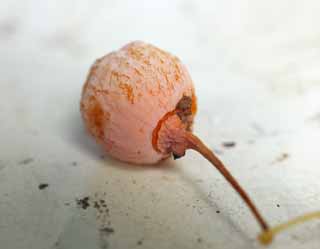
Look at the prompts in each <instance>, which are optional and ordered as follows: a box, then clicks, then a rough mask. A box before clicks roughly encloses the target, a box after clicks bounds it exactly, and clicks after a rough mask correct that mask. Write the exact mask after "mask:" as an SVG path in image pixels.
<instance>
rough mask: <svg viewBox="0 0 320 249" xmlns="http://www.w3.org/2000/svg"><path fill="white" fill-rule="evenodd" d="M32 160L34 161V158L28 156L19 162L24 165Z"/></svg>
mask: <svg viewBox="0 0 320 249" xmlns="http://www.w3.org/2000/svg"><path fill="white" fill-rule="evenodd" d="M33 161H34V159H33V158H32V157H28V158H26V159H23V160H22V161H20V162H19V164H23V165H26V164H29V163H32V162H33Z"/></svg>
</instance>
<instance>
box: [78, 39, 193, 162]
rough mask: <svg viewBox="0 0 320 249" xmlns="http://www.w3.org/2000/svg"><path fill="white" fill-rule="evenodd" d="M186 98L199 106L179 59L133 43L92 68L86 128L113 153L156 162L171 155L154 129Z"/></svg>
mask: <svg viewBox="0 0 320 249" xmlns="http://www.w3.org/2000/svg"><path fill="white" fill-rule="evenodd" d="M183 96H188V97H190V98H192V100H193V102H194V103H193V104H194V105H196V103H195V102H196V101H195V94H194V88H193V83H192V80H191V78H190V75H189V73H188V71H187V69H186V68H185V66H184V65H183V64H182V63H181V62H180V60H179V59H178V58H177V57H175V56H173V55H171V54H169V53H167V52H165V51H163V50H160V49H158V48H156V47H155V46H152V45H150V44H146V43H143V42H132V43H129V44H127V45H126V46H124V47H123V48H121V49H120V50H118V51H115V52H112V53H109V54H107V55H106V56H104V57H102V58H100V59H98V60H97V61H96V62H95V63H94V64H93V66H92V67H91V69H90V72H89V75H88V77H87V80H86V82H85V84H84V86H83V90H82V96H81V103H80V109H81V113H82V117H83V120H84V123H85V125H86V127H87V130H88V131H89V132H90V133H91V134H92V135H93V136H94V137H95V139H96V140H97V142H98V143H100V144H101V145H102V146H103V148H104V150H105V151H106V152H107V153H108V154H109V155H111V156H112V157H114V158H117V159H119V160H121V161H125V162H130V163H135V164H154V163H157V162H158V161H160V160H162V159H164V158H167V157H168V156H169V153H168V152H163V151H161V150H157V148H155V146H154V144H153V141H152V140H153V139H154V136H155V133H156V132H154V130H155V128H156V127H157V125H158V126H159V122H160V121H161V119H162V118H163V117H164V116H165V115H166V114H167V113H169V112H172V111H174V110H175V108H176V106H177V103H178V102H179V100H180V99H181V98H182V97H183ZM194 109H195V107H194ZM192 118H193V116H192Z"/></svg>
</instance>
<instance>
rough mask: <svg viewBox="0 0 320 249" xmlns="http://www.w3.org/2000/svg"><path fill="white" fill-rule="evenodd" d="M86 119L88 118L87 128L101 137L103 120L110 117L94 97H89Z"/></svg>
mask: <svg viewBox="0 0 320 249" xmlns="http://www.w3.org/2000/svg"><path fill="white" fill-rule="evenodd" d="M87 115H88V120H90V127H88V128H89V130H90V131H91V132H92V133H93V134H95V135H96V136H97V137H98V138H103V135H104V131H103V130H104V129H103V127H104V126H105V122H106V121H108V120H109V119H110V114H109V113H108V112H104V111H103V110H102V108H101V106H100V105H99V104H98V102H97V100H96V99H95V98H94V97H91V99H90V105H89V107H88V110H87Z"/></svg>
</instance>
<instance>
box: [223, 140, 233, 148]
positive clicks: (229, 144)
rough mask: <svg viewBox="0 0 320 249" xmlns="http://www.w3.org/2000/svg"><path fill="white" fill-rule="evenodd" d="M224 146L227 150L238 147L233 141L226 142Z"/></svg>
mask: <svg viewBox="0 0 320 249" xmlns="http://www.w3.org/2000/svg"><path fill="white" fill-rule="evenodd" d="M222 146H223V147H225V148H233V147H235V146H236V142H233V141H226V142H223V143H222Z"/></svg>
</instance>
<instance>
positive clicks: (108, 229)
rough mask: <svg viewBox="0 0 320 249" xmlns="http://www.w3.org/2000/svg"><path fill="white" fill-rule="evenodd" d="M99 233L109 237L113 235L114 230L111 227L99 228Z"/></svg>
mask: <svg viewBox="0 0 320 249" xmlns="http://www.w3.org/2000/svg"><path fill="white" fill-rule="evenodd" d="M100 232H102V233H103V234H104V235H110V234H112V233H114V229H113V228H112V227H101V228H100Z"/></svg>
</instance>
